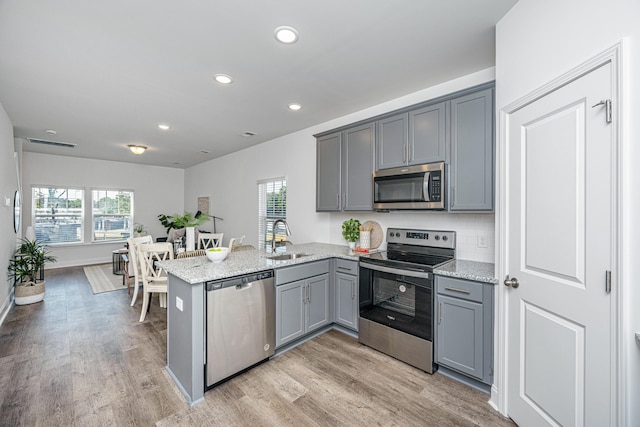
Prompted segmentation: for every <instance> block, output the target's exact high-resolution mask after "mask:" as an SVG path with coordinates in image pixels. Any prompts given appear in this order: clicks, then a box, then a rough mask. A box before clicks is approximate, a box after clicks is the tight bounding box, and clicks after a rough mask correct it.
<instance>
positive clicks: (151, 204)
mask: <svg viewBox="0 0 640 427" xmlns="http://www.w3.org/2000/svg"><path fill="white" fill-rule="evenodd" d="M49 185H50V186H69V187H76V188H83V189H85V192H87V191H91V189H92V188H101V189H104V188H113V189H122V190H133V191H134V221H135V222H136V223H142V224H144V225H145V226H146V228H147V230H148V232H149V234H151V235H152V236H154V237H158V236H166V231H165V229H164V228H163V227H162V224H160V221H159V220H158V218H157V217H158V215H159V214H176V213H182V211H183V210H184V205H183V200H184V198H183V191H184V171H183V170H182V169H176V168H166V167H159V166H146V165H137V164H133V163H123V162H112V161H106V160H93V159H82V158H76V157H67V156H52V155H48V154H38V153H30V152H25V153H23V172H22V188H23V191H24V193H25V198H24V205H23V206H24V216H23V221H24V225H25V228H24V229H26V226H27V225H30V224H31V198H30V194H31V187H32V186H49ZM86 200H87V199H86V198H85V201H86ZM89 200H90V199H89ZM85 223H86V224H89V226H85V242H86V243H84V244H76V245H60V246H52V247H51V248H50V249H51V252H52V254H53V255H54V256H56V257H57V258H58V261H57V262H56V263H55V264H51V265H50V267H53V268H59V267H66V266H72V265H87V264H96V263H104V262H110V261H111V251H112V250H114V249H119V248H122V247H123V245H124V243H123V242H120V243H91V237H90V236H91V230H90V229H88V227H89V228H90V224H91V221H88V222H87V221H85Z"/></svg>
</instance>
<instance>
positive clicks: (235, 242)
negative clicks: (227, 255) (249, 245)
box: [229, 236, 244, 251]
mask: <svg viewBox="0 0 640 427" xmlns="http://www.w3.org/2000/svg"><path fill="white" fill-rule="evenodd" d="M243 241H244V236H242V237H232V238H230V239H229V251H233V248H234V247H235V246H240V245H241V244H242V242H243Z"/></svg>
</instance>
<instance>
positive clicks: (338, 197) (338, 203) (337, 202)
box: [336, 193, 340, 209]
mask: <svg viewBox="0 0 640 427" xmlns="http://www.w3.org/2000/svg"><path fill="white" fill-rule="evenodd" d="M336 205H338V209H340V193H336Z"/></svg>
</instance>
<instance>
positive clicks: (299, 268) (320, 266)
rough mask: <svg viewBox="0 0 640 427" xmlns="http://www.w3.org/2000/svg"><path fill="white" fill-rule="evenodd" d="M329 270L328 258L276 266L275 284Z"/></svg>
mask: <svg viewBox="0 0 640 427" xmlns="http://www.w3.org/2000/svg"><path fill="white" fill-rule="evenodd" d="M328 272H329V260H325V261H317V262H309V263H306V264H298V265H292V266H291V267H282V268H276V270H275V275H276V286H277V285H282V284H284V283H290V282H295V281H297V280H302V279H307V278H309V277H313V276H318V275H320V274H325V273H328Z"/></svg>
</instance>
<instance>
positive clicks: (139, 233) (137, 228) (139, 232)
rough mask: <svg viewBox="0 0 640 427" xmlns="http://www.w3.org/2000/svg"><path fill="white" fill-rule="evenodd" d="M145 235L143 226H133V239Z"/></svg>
mask: <svg viewBox="0 0 640 427" xmlns="http://www.w3.org/2000/svg"><path fill="white" fill-rule="evenodd" d="M144 234H146V230H145V228H144V224H138V223H136V224H134V225H133V235H134V236H135V237H141V236H142V235H144Z"/></svg>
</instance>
